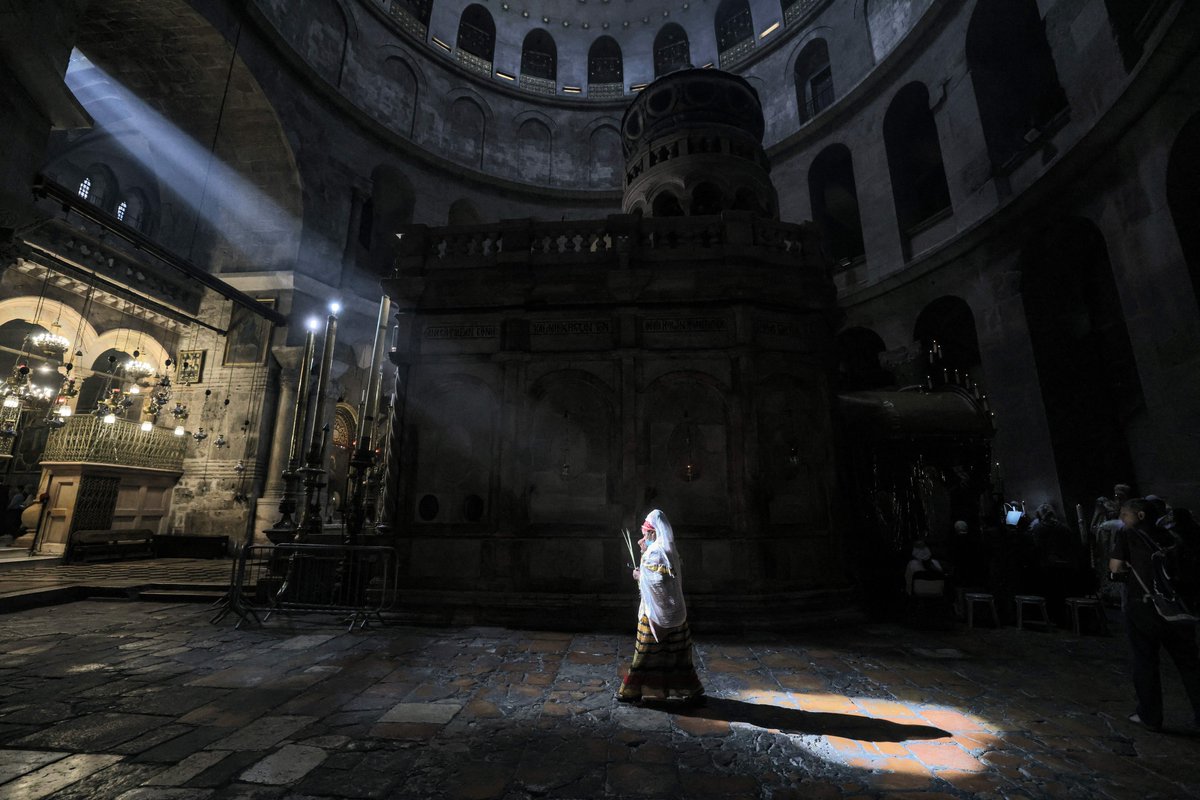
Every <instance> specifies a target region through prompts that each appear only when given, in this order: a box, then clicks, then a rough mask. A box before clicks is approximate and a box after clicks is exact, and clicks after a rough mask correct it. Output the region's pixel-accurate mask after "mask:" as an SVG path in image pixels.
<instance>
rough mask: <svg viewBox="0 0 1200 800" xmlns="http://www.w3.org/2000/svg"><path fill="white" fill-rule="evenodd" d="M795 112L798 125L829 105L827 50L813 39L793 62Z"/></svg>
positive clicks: (830, 84) (830, 85)
mask: <svg viewBox="0 0 1200 800" xmlns="http://www.w3.org/2000/svg"><path fill="white" fill-rule="evenodd" d="M793 76H794V77H795V80H796V108H797V110H798V111H799V112H800V124H801V125H803V124H804V123H806V122H808V121H809V120H810V119H812V118H813V117H815V116H816V115H817V114H819V113H821V112H822V111H824V110H825V109H826V108H828V107H829V106H831V105H833V70H832V69H831V68H830V66H829V47H828V45H826V44H825V40H824V39H813V40H812V41H811V42H809V43H808V44H806V45H805V46H804V49H803V50H801V51H800V55H799V56H798V57H797V58H796V68H795V71H794V74H793Z"/></svg>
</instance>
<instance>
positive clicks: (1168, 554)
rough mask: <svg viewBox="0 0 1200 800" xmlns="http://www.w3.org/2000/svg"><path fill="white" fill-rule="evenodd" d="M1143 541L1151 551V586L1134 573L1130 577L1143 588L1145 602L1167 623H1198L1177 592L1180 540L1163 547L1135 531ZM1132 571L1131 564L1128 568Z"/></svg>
mask: <svg viewBox="0 0 1200 800" xmlns="http://www.w3.org/2000/svg"><path fill="white" fill-rule="evenodd" d="M1138 533H1140V534H1141V536H1142V540H1143V541H1145V543H1146V544H1147V545H1148V546H1149V547H1150V584H1149V585H1147V583H1146V581H1145V579H1143V578H1142V576H1141V575H1138V573H1137V570H1133V576H1134V577H1135V578H1137V580H1138V583H1140V584H1141V585H1142V589H1143V591H1145V593H1146V595H1145V599H1146V600H1148V601H1149V602H1150V603H1152V604H1153V605H1154V610H1155V611H1157V612H1158V615H1159V616H1160V617H1162V618H1163V619H1164V620H1165V621H1167V622H1179V623H1192V622H1197V621H1200V617H1197V616H1196V615H1195V614H1193V613H1192V612H1191V611H1190V610H1189V609H1188V606H1187V603H1185V602H1184V600H1183V597H1182V596H1180V594H1179V591H1178V589H1177V588H1176V579H1177V577H1178V576H1179V540H1178V538H1176V537H1174V535H1173V534H1172V538H1173V539H1174V543H1173V544H1171V545H1170V546H1169V547H1163V546H1162V545H1160V544H1159V543H1158V542H1156V541H1155V540H1154V538H1153V537H1152V536H1150V535H1149V534H1147V533H1146V532H1145V531H1143V530H1138ZM1130 567H1131V568H1132V564H1131V565H1130Z"/></svg>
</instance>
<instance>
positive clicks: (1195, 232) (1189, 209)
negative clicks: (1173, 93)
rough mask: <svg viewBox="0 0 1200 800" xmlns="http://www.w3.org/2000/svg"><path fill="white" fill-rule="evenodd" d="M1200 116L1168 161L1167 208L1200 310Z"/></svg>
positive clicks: (1177, 142)
mask: <svg viewBox="0 0 1200 800" xmlns="http://www.w3.org/2000/svg"><path fill="white" fill-rule="evenodd" d="M1197 175H1200V114H1194V115H1192V118H1191V119H1189V120H1188V121H1187V124H1186V125H1184V126H1183V129H1182V130H1180V131H1179V136H1177V137H1176V138H1175V144H1174V145H1173V146H1172V147H1171V156H1170V158H1169V159H1168V161H1167V205H1168V206H1169V207H1170V209H1171V220H1172V221H1173V222H1174V223H1175V233H1176V235H1177V236H1178V237H1179V247H1180V249H1181V250H1182V251H1183V260H1184V263H1186V264H1187V269H1188V276H1189V277H1190V278H1191V280H1192V292H1193V293H1194V294H1195V296H1196V306H1197V307H1198V308H1200V183H1197V181H1196V176H1197Z"/></svg>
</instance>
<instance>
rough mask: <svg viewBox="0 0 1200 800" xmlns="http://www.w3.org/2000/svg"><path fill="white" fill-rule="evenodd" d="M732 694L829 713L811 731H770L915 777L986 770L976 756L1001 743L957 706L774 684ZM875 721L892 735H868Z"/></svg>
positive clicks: (822, 754) (838, 757)
mask: <svg viewBox="0 0 1200 800" xmlns="http://www.w3.org/2000/svg"><path fill="white" fill-rule="evenodd" d="M728 696H729V699H731V700H738V701H741V702H745V703H753V704H755V705H757V706H763V707H773V708H777V709H784V710H787V711H803V712H807V713H809V714H812V715H814V716H816V715H829V716H828V717H817V720H816V721H815V722H813V723H812V724H811V728H810V727H809V726H808V725H806V726H805V728H807V729H806V730H790V729H782V730H781V729H779V728H771V727H768V728H766V730H769V731H771V732H772V733H783V734H788V735H789V736H791V737H792V740H793V742H794V743H796V744H797V745H798V746H799V747H800V748H801V749H803V750H804V751H805V752H807V753H809V754H811V755H813V756H815V757H817V758H819V759H821V760H823V761H826V762H829V763H832V764H839V765H843V766H850V767H856V768H859V769H867V770H871V771H878V772H886V773H894V774H900V775H908V776H912V777H914V778H921V777H926V778H927V777H929V776H930V775H931V774H935V773H936V772H937V771H940V770H943V769H953V770H954V771H956V772H966V773H975V772H983V771H985V770H987V769H988V767H987V766H986V765H984V764H983V763H982V762H980V761H978V760H977V759H976V756H978V755H981V754H982V753H984V752H986V751H987V750H990V749H994V748H996V747H998V746H999V745H1000V742H1001V736H1000V735H999V733H998V732H997V730H996V728H995V727H994V726H993V725H991V724H989V723H988V722H987V721H986V720H984V719H982V718H980V717H977V716H975V715H973V714H968V713H965V712H964V711H962V710H960V709H958V708H954V707H952V706H945V705H937V704H934V703H912V702H906V701H903V700H882V699H879V698H874V697H850V696H847V695H839V694H823V693H819V692H808V691H791V692H788V691H778V690H772V689H747V690H745V691H736V692H732V693H730V694H729V695H728ZM785 713H786V712H785ZM770 719H771V717H770V716H766V717H765V718H764V724H766V725H770V724H771V722H770ZM856 719H861V720H862V724H861V725H859V724H857V722H856ZM872 723H883V724H884V725H886V726H887V731H888V733H889V735H888V736H886V737H885V738H882V739H879V740H873V739H870V738H868V737H869V736H870V735H871V734H869V733H866V731H870V730H871V728H872ZM749 724H754V723H749ZM785 724H786V723H785ZM895 726H913V731H914V736H913V738H911V739H906V738H902V737H899V736H897V735H896V734H897V731H902V730H903V729H902V728H896V727H895ZM756 727H757V726H756ZM930 729H941V730H944V731H945V732H946V733H948V734H949V736H942V737H938V738H931V737H930V736H929V731H930Z"/></svg>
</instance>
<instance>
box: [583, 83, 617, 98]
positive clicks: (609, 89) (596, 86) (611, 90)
mask: <svg viewBox="0 0 1200 800" xmlns="http://www.w3.org/2000/svg"><path fill="white" fill-rule="evenodd" d="M587 93H588V97H590V98H591V99H593V100H619V99H621V98H622V97H624V96H625V84H623V83H589V84H588V87H587Z"/></svg>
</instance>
